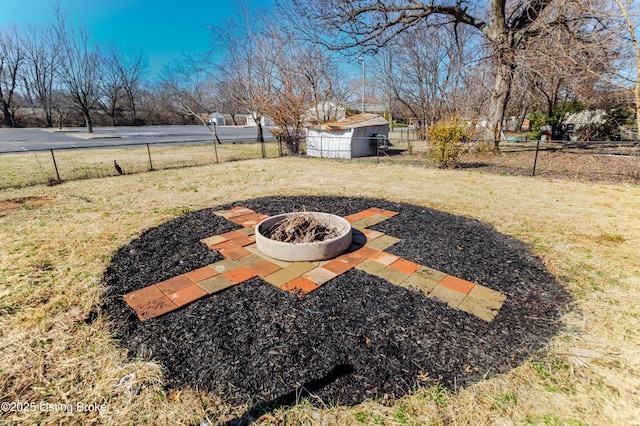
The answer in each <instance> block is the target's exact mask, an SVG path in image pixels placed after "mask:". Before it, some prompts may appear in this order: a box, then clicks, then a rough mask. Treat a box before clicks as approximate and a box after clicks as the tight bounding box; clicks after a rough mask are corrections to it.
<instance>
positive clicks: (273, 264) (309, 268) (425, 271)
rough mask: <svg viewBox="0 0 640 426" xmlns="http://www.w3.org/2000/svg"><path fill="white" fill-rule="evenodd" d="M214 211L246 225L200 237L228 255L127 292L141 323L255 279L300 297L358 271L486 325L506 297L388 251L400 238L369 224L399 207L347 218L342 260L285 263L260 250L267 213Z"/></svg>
mask: <svg viewBox="0 0 640 426" xmlns="http://www.w3.org/2000/svg"><path fill="white" fill-rule="evenodd" d="M215 214H216V215H218V216H221V217H224V218H226V219H227V220H230V221H232V222H235V223H237V224H240V225H242V226H243V228H241V229H237V230H234V231H230V232H226V233H224V234H221V235H213V236H211V237H208V238H204V239H202V240H201V242H202V243H203V244H205V245H206V246H207V247H209V248H211V249H214V250H217V251H218V252H219V253H220V254H221V255H222V256H223V257H224V258H225V259H224V260H222V261H220V262H216V263H214V264H211V265H209V266H205V267H203V268H199V269H196V270H194V271H190V272H187V273H185V274H182V275H178V276H176V277H173V278H171V279H169V280H165V281H163V282H160V283H157V284H153V285H150V286H148V287H145V288H142V289H139V290H136V291H133V292H131V293H128V294H126V295H124V296H123V298H124V300H125V302H126V303H127V304H128V305H129V306H130V307H131V308H132V309H134V310H135V311H136V314H137V315H138V318H139V319H140V320H141V321H145V320H147V319H150V318H154V317H157V316H160V315H163V314H165V313H168V312H171V311H172V310H175V309H178V308H180V307H183V306H185V305H187V304H189V303H191V302H193V301H195V300H198V299H200V298H202V297H205V296H207V295H209V294H213V293H217V292H219V291H223V290H225V289H227V288H229V287H232V286H234V285H238V284H240V283H242V282H244V281H246V280H248V279H251V278H253V277H260V278H262V279H263V280H265V281H266V282H268V283H269V284H272V285H274V286H276V287H278V288H280V289H282V290H285V291H291V292H295V293H298V294H299V295H300V296H302V295H304V294H308V293H310V292H311V291H314V290H315V289H317V288H319V287H320V286H322V285H323V284H325V283H326V282H328V281H330V280H331V279H333V278H335V277H336V276H338V275H340V274H343V273H345V272H347V271H349V270H351V269H353V268H356V269H358V270H360V271H363V272H366V273H368V274H371V275H375V276H378V277H380V278H383V279H385V280H387V281H388V282H390V283H391V284H394V285H399V286H402V287H405V288H408V289H411V290H414V291H421V292H422V293H424V294H425V295H427V296H428V297H431V298H435V299H438V300H440V301H442V302H444V303H446V304H448V305H449V306H451V307H453V308H456V309H460V310H462V311H464V312H467V313H469V314H472V315H475V316H477V317H478V318H481V319H482V320H484V321H487V322H490V321H492V320H493V319H494V318H495V316H496V315H497V314H498V312H499V310H500V308H501V307H502V304H503V303H504V301H505V300H506V296H505V295H504V294H502V293H500V292H498V291H495V290H492V289H489V288H487V287H484V286H481V285H478V284H475V283H472V282H470V281H466V280H463V279H460V278H457V277H454V276H452V275H448V274H446V273H444V272H440V271H437V270H435V269H432V268H429V267H427V266H423V265H419V264H417V263H415V262H411V261H409V260H407V259H402V258H400V257H399V256H396V255H393V254H391V253H387V252H385V251H384V250H386V249H387V248H389V247H391V246H393V245H394V244H397V243H398V242H400V241H401V240H400V239H399V238H395V237H393V236H390V235H386V234H384V233H383V232H380V231H375V230H373V229H368V227H370V226H372V225H375V224H378V223H380V222H382V221H384V220H387V219H389V218H392V217H394V216H396V215H397V214H398V212H393V211H389V210H383V209H379V208H376V207H372V208H370V209H367V210H363V211H361V212H358V213H354V214H352V215H349V216H345V219H347V220H348V221H349V222H351V224H352V226H353V243H352V246H351V247H350V249H349V250H347V252H345V253H343V254H341V255H339V256H337V257H336V258H334V259H330V260H327V261H322V262H285V261H281V260H278V259H273V258H270V257H269V256H266V255H264V254H262V252H260V250H258V248H257V247H256V245H255V238H254V234H255V225H256V224H257V223H259V222H260V221H262V220H264V219H266V218H268V216H266V215H263V214H260V213H256V212H254V211H253V210H250V209H247V208H245V207H242V206H237V207H234V208H232V209H230V210H223V211H218V212H215Z"/></svg>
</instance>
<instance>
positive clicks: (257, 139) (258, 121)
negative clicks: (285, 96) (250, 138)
mask: <svg viewBox="0 0 640 426" xmlns="http://www.w3.org/2000/svg"><path fill="white" fill-rule="evenodd" d="M261 121H262V117H258V118H257V119H256V127H258V137H257V138H256V142H260V143H264V135H263V133H262V123H261Z"/></svg>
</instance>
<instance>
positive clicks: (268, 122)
mask: <svg viewBox="0 0 640 426" xmlns="http://www.w3.org/2000/svg"><path fill="white" fill-rule="evenodd" d="M260 125H261V126H262V127H268V126H275V123H274V122H273V120H272V119H271V117H267V116H264V115H263V116H262V117H261V118H260ZM246 126H247V127H258V124H257V123H256V119H255V118H254V114H249V115H247V124H246Z"/></svg>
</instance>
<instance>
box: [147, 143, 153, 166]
mask: <svg viewBox="0 0 640 426" xmlns="http://www.w3.org/2000/svg"><path fill="white" fill-rule="evenodd" d="M147 155H148V156H149V171H150V172H151V171H153V163H152V162H151V149H150V148H149V144H147Z"/></svg>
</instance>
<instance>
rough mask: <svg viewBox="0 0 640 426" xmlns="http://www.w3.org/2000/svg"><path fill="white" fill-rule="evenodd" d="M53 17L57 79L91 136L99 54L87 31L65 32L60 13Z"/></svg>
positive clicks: (99, 61) (97, 87)
mask: <svg viewBox="0 0 640 426" xmlns="http://www.w3.org/2000/svg"><path fill="white" fill-rule="evenodd" d="M56 13H57V21H56V24H55V27H54V28H55V31H56V36H57V40H58V45H59V46H60V67H59V68H58V76H59V78H60V81H61V82H62V84H63V85H64V86H65V88H66V90H67V91H68V92H69V94H70V95H71V96H72V98H73V100H74V102H75V104H76V106H77V107H78V108H79V109H80V111H81V112H82V115H83V116H84V119H85V123H86V126H87V132H88V133H93V120H92V117H91V114H92V111H93V109H94V107H95V106H96V105H98V101H99V98H100V81H101V72H102V68H101V60H100V58H101V55H100V51H99V50H98V48H97V47H94V46H92V45H91V44H90V42H89V41H90V38H89V33H88V32H87V30H86V28H83V27H81V28H80V29H79V30H78V31H75V30H73V29H71V28H68V27H67V24H66V22H65V20H64V18H63V16H62V14H61V12H60V10H59V9H58V10H56Z"/></svg>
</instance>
